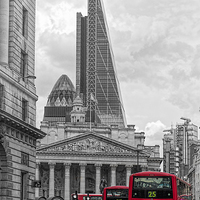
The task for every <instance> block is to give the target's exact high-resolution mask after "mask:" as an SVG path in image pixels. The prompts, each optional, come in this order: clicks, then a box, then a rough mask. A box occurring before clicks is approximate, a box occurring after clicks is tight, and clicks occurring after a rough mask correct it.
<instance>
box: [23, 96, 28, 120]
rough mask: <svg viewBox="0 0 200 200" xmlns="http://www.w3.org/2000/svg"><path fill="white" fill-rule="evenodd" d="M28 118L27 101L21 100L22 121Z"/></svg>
mask: <svg viewBox="0 0 200 200" xmlns="http://www.w3.org/2000/svg"><path fill="white" fill-rule="evenodd" d="M27 116H28V101H27V100H25V99H22V120H23V121H26V119H27Z"/></svg>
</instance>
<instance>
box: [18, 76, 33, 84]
mask: <svg viewBox="0 0 200 200" xmlns="http://www.w3.org/2000/svg"><path fill="white" fill-rule="evenodd" d="M25 78H27V79H36V76H34V75H27V76H20V77H18V82H19V81H20V79H22V80H24V79H25Z"/></svg>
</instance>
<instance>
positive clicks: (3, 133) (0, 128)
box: [0, 125, 6, 143]
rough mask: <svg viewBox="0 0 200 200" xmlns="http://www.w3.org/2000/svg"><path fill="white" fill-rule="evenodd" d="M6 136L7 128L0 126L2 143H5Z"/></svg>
mask: <svg viewBox="0 0 200 200" xmlns="http://www.w3.org/2000/svg"><path fill="white" fill-rule="evenodd" d="M5 134H6V126H4V125H0V143H3V137H4V135H5Z"/></svg>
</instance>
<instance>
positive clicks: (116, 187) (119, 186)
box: [104, 185, 129, 189]
mask: <svg viewBox="0 0 200 200" xmlns="http://www.w3.org/2000/svg"><path fill="white" fill-rule="evenodd" d="M128 188H129V187H128V186H124V185H115V186H109V187H105V188H104V189H128Z"/></svg>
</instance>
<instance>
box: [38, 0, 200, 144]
mask: <svg viewBox="0 0 200 200" xmlns="http://www.w3.org/2000/svg"><path fill="white" fill-rule="evenodd" d="M103 3H104V8H105V12H106V18H107V24H108V27H109V34H110V39H111V44H112V48H113V53H114V58H115V64H116V70H117V75H118V79H119V82H120V89H121V95H122V100H123V104H124V108H125V114H126V119H127V124H132V125H135V127H136V130H137V131H144V132H145V137H146V139H145V145H156V144H158V145H160V146H161V145H162V138H163V135H164V132H163V130H166V129H169V128H170V127H171V126H173V127H175V126H176V124H177V123H182V122H183V120H181V119H180V118H181V117H185V118H189V119H191V122H192V123H193V124H195V125H197V126H199V125H200V112H199V107H200V67H199V65H200V23H199V22H200V12H199V10H200V1H199V0H189V1H188V0H176V1H174V0H151V1H150V0H124V1H121V0H112V1H111V0H104V2H103ZM77 12H81V13H82V14H83V15H84V16H85V15H87V0H38V1H36V57H35V65H36V70H35V75H36V77H37V79H36V80H35V84H36V90H37V95H38V101H37V116H36V117H37V127H38V128H39V126H40V122H41V121H42V119H43V114H44V106H45V105H46V103H47V98H48V95H49V94H50V92H51V90H52V88H53V86H54V84H55V83H56V81H57V80H58V78H59V77H60V76H61V75H62V74H66V75H67V76H68V77H69V78H70V79H71V81H72V82H73V84H74V86H75V79H76V72H75V69H76V13H77Z"/></svg>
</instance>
